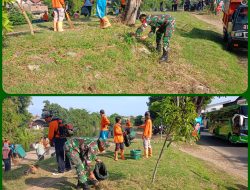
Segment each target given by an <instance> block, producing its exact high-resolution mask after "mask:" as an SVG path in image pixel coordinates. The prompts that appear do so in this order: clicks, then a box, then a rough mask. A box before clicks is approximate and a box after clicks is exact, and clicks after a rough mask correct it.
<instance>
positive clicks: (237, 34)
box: [222, 0, 248, 51]
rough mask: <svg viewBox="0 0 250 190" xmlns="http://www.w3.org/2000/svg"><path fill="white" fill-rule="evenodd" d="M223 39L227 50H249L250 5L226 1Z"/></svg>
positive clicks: (238, 1) (241, 1)
mask: <svg viewBox="0 0 250 190" xmlns="http://www.w3.org/2000/svg"><path fill="white" fill-rule="evenodd" d="M224 7H225V8H224V11H223V19H222V21H223V39H224V40H225V41H226V48H227V49H228V50H229V51H231V50H232V49H234V48H246V49H247V48H248V5H247V2H243V0H225V1H224Z"/></svg>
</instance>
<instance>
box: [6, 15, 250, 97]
mask: <svg viewBox="0 0 250 190" xmlns="http://www.w3.org/2000/svg"><path fill="white" fill-rule="evenodd" d="M171 14H172V15H173V16H174V17H175V18H176V29H175V32H174V34H173V37H172V39H171V43H170V46H171V50H170V58H169V63H166V64H159V63H158V58H159V56H160V55H158V54H157V53H156V52H154V51H153V48H154V46H155V42H154V38H153V39H148V40H147V41H146V42H141V41H136V40H134V39H132V38H130V37H129V36H128V35H127V34H128V33H129V32H132V31H135V30H136V28H130V27H127V26H124V25H120V24H117V23H114V24H113V27H112V28H109V29H105V30H100V29H99V28H98V25H99V23H98V21H97V19H94V18H92V20H91V21H89V20H82V21H81V22H77V23H76V29H75V30H67V29H68V25H66V22H65V28H66V31H65V32H63V33H55V32H53V31H51V30H50V28H51V26H52V23H42V24H34V27H35V29H36V30H38V31H37V33H36V34H35V36H31V35H29V34H17V35H15V36H9V38H8V41H7V42H6V46H5V47H4V48H3V88H4V90H5V91H6V92H7V93H21V94H42V93H64V94H69V93H83V94H85V93H88V94H91V93H95V94H96V93H115V94H116V93H130V94H137V93H224V94H226V93H242V92H244V91H245V90H246V88H247V85H248V83H247V81H248V75H247V74H248V73H247V65H242V64H239V60H238V58H237V56H236V55H235V54H232V53H229V52H227V51H226V50H224V47H223V45H224V44H223V43H222V39H221V36H220V33H219V32H218V31H217V29H215V28H214V27H213V26H211V25H209V24H207V23H204V22H203V21H200V20H198V19H196V18H195V17H194V16H193V15H191V14H189V13H183V12H178V13H171ZM137 25H139V23H138V22H137ZM27 29H28V28H27V26H17V27H16V28H15V31H17V32H18V31H24V30H27ZM145 34H147V32H145ZM151 42H152V43H151ZM143 47H144V48H147V49H149V50H150V51H151V54H150V55H146V54H143V53H142V52H141V50H140V49H141V48H143ZM32 65H36V66H38V67H39V68H38V69H36V70H33V71H32V70H31V69H29V67H30V66H32Z"/></svg>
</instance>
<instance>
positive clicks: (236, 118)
mask: <svg viewBox="0 0 250 190" xmlns="http://www.w3.org/2000/svg"><path fill="white" fill-rule="evenodd" d="M207 116H208V118H209V120H208V121H209V124H208V125H209V131H210V132H211V133H213V134H214V135H215V136H216V137H219V138H222V139H225V140H228V141H230V142H231V143H248V106H247V105H233V106H228V107H224V108H222V109H220V110H218V111H213V112H210V113H208V114H207Z"/></svg>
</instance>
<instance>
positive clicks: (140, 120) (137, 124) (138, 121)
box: [134, 115, 143, 126]
mask: <svg viewBox="0 0 250 190" xmlns="http://www.w3.org/2000/svg"><path fill="white" fill-rule="evenodd" d="M142 118H143V116H142V115H138V116H136V118H135V122H134V125H135V126H140V125H142V124H143V121H142Z"/></svg>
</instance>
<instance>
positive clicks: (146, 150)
mask: <svg viewBox="0 0 250 190" xmlns="http://www.w3.org/2000/svg"><path fill="white" fill-rule="evenodd" d="M143 158H148V149H147V148H144V156H143Z"/></svg>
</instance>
